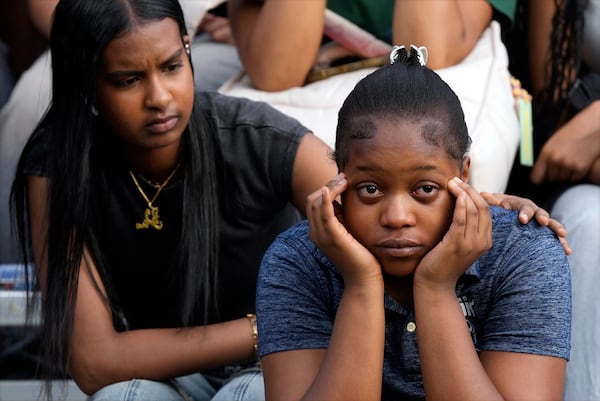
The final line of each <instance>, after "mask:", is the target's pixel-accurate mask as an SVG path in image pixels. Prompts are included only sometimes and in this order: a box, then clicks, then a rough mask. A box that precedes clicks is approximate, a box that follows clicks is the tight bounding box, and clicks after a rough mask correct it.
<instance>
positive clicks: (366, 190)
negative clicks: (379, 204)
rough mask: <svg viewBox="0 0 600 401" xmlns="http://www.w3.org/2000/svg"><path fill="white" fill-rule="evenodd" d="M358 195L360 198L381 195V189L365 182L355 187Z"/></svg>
mask: <svg viewBox="0 0 600 401" xmlns="http://www.w3.org/2000/svg"><path fill="white" fill-rule="evenodd" d="M357 192H358V195H359V196H360V197H362V198H375V197H378V196H381V194H382V191H381V190H380V189H379V188H377V186H376V185H374V184H365V185H362V186H359V187H358V188H357Z"/></svg>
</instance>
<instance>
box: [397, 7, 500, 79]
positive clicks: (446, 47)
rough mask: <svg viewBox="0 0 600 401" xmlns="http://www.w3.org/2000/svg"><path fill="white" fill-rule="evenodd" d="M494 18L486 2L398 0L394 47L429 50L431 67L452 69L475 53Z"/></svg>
mask: <svg viewBox="0 0 600 401" xmlns="http://www.w3.org/2000/svg"><path fill="white" fill-rule="evenodd" d="M492 15H493V10H492V6H491V5H490V4H489V3H488V2H487V1H486V0H477V1H475V0H471V1H460V0H451V1H421V0H396V1H395V6H394V20H393V43H394V44H397V45H410V44H415V45H418V46H425V47H427V50H428V53H429V57H428V59H427V66H428V67H430V68H431V69H434V70H436V69H440V68H445V67H450V66H452V65H455V64H458V63H459V62H461V61H462V60H463V59H464V58H465V57H466V56H467V55H468V54H469V53H470V52H471V50H473V48H474V47H475V44H476V43H477V41H478V40H479V38H480V36H481V34H482V33H483V31H484V30H485V29H486V28H487V27H488V26H489V24H490V22H491V21H492Z"/></svg>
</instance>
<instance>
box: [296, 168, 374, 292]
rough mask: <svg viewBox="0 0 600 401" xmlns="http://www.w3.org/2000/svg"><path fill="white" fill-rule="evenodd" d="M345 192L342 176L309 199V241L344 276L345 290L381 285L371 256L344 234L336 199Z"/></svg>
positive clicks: (307, 208) (339, 206)
mask: <svg viewBox="0 0 600 401" xmlns="http://www.w3.org/2000/svg"><path fill="white" fill-rule="evenodd" d="M347 188H348V181H347V180H346V178H345V176H344V174H343V173H340V174H338V175H337V176H335V177H334V178H333V179H332V180H331V181H330V182H329V183H328V184H327V185H326V186H324V187H323V188H321V189H319V190H317V191H315V192H313V193H312V194H310V195H309V196H308V200H307V206H306V216H307V219H308V224H309V227H310V239H311V240H312V241H313V242H314V243H315V245H316V246H317V247H318V248H319V249H320V250H321V252H323V254H325V256H327V258H329V260H330V261H331V262H332V263H333V264H334V265H335V266H336V267H337V268H338V269H339V270H340V272H341V273H342V275H343V276H344V283H345V286H346V287H348V286H350V285H353V284H357V285H365V284H368V283H370V282H372V280H375V281H376V282H377V283H381V282H382V280H383V278H382V274H381V266H380V265H379V262H378V261H377V259H375V257H374V256H373V254H371V252H369V251H368V250H367V249H366V248H365V247H364V246H363V245H362V244H360V243H359V242H358V241H357V240H356V239H355V238H354V237H353V236H352V234H350V233H349V232H348V230H346V227H344V225H343V224H342V222H341V220H342V217H341V205H340V204H339V203H338V202H337V200H336V198H337V197H338V196H339V195H340V194H342V192H344V191H345V190H346V189H347Z"/></svg>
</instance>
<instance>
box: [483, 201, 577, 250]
mask: <svg viewBox="0 0 600 401" xmlns="http://www.w3.org/2000/svg"><path fill="white" fill-rule="evenodd" d="M481 196H483V198H484V199H485V200H486V202H487V203H488V204H490V205H492V206H501V207H503V208H505V209H508V210H518V211H519V221H520V222H521V224H527V223H529V221H531V219H533V218H535V220H536V221H537V222H538V223H539V224H541V225H543V226H547V227H548V228H550V229H551V230H552V231H554V233H555V234H556V235H557V236H558V239H559V241H560V243H561V245H562V247H563V249H564V250H565V253H566V254H567V255H570V254H571V248H570V247H569V244H568V243H567V230H566V229H565V228H564V227H563V225H562V224H561V223H560V222H559V221H558V220H556V219H553V218H551V217H550V213H548V212H547V211H546V210H545V209H543V208H541V207H539V206H538V205H536V204H535V203H534V202H533V201H532V200H530V199H527V198H521V197H519V196H515V195H508V194H499V193H493V194H492V193H488V192H482V193H481Z"/></svg>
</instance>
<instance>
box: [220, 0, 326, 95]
mask: <svg viewBox="0 0 600 401" xmlns="http://www.w3.org/2000/svg"><path fill="white" fill-rule="evenodd" d="M325 4H326V2H325V0H311V1H280V0H275V1H273V0H266V1H264V2H257V1H251V0H229V1H228V9H227V14H228V16H229V19H230V21H231V27H232V31H233V36H234V39H235V42H236V44H237V47H238V53H239V55H240V59H241V60H242V63H243V64H244V67H245V69H246V72H247V73H248V75H249V76H250V78H251V80H252V83H253V85H254V86H255V87H256V88H257V89H260V90H264V91H269V92H273V91H280V90H284V89H289V88H291V87H294V86H301V85H302V84H303V83H304V80H305V79H306V75H307V74H308V72H309V71H310V69H311V67H312V65H313V64H314V62H315V59H316V57H317V52H318V50H319V46H320V45H321V39H322V36H323V25H324V18H325Z"/></svg>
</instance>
